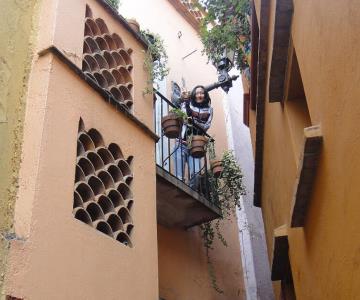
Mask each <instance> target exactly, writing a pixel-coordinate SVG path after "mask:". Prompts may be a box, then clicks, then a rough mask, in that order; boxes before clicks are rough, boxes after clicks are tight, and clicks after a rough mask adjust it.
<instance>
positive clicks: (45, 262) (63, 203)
mask: <svg viewBox="0 0 360 300" xmlns="http://www.w3.org/2000/svg"><path fill="white" fill-rule="evenodd" d="M38 67H39V68H41V71H40V73H39V74H38V76H37V77H36V78H37V80H38V81H37V83H35V84H34V85H32V88H35V87H34V86H38V87H39V88H38V90H40V89H41V87H42V88H43V89H44V91H45V89H46V88H47V91H48V92H47V93H46V94H45V95H43V96H42V95H40V96H39V97H38V98H37V103H34V102H33V105H30V107H28V109H27V114H26V121H25V123H26V125H25V126H26V129H27V131H30V132H32V133H33V134H32V135H30V134H25V141H24V152H23V153H24V157H23V162H22V170H27V171H31V170H32V172H33V177H29V173H27V172H26V171H23V172H22V173H21V178H20V184H21V188H20V191H21V192H20V194H19V198H18V201H17V203H16V210H15V227H16V228H17V224H19V223H20V224H21V222H22V221H23V220H24V218H26V217H28V218H29V224H28V226H29V227H28V228H27V229H28V232H29V235H28V236H24V237H23V239H21V240H17V241H13V242H12V245H11V251H10V267H9V271H8V275H7V285H6V289H7V293H8V294H10V295H14V296H16V297H21V298H22V297H25V298H27V299H119V298H124V299H139V300H141V299H147V298H149V299H156V298H157V297H158V277H157V242H156V240H157V237H156V202H155V169H154V166H153V161H154V150H153V149H154V141H153V140H152V139H151V138H150V137H149V136H147V135H145V134H144V133H143V132H142V130H140V129H139V128H138V127H137V126H136V125H134V124H133V123H132V122H130V121H129V120H128V119H126V118H125V117H124V116H123V115H121V114H120V113H119V112H117V111H115V109H114V108H113V107H112V106H111V105H109V104H108V103H106V102H105V101H104V100H103V99H102V98H101V97H99V95H97V94H96V93H95V92H94V91H93V90H92V89H91V88H90V87H89V86H88V85H87V84H85V83H84V82H82V81H80V80H79V79H78V78H77V76H75V75H74V74H73V73H72V72H71V71H70V70H69V69H68V67H67V66H65V65H64V64H63V63H62V62H60V61H59V60H58V59H57V58H54V57H53V56H52V55H51V54H47V55H45V56H44V57H41V58H40V59H39V63H38ZM35 69H36V68H35ZM41 115H42V116H41ZM80 117H81V118H82V119H83V120H84V122H85V126H86V129H87V130H88V129H90V128H91V127H94V128H96V129H97V130H99V132H100V133H101V134H102V135H103V138H104V140H105V143H106V144H109V143H110V142H115V143H117V144H118V145H119V146H120V147H121V149H122V151H123V153H124V155H125V156H128V155H134V160H133V173H134V181H133V184H132V191H133V193H134V205H133V209H132V217H133V221H134V224H135V229H134V233H133V237H132V240H133V244H134V247H133V248H129V247H126V246H124V245H122V244H120V243H119V242H117V241H115V240H114V239H112V238H110V237H108V236H106V235H104V234H102V233H100V232H98V231H97V230H95V229H94V228H92V227H90V226H88V225H86V224H84V223H82V222H80V221H78V220H76V219H75V218H74V217H73V215H72V205H73V188H74V176H75V160H76V140H77V132H78V121H79V119H80ZM143 149H148V150H147V151H143ZM36 154H38V155H39V156H40V157H41V159H40V160H37V159H36ZM32 181H33V183H32ZM29 211H31V212H32V215H31V216H27V215H26V214H25V215H24V213H26V212H29ZM17 233H18V232H17ZM18 234H19V233H18ZM139 286H141V289H139V288H138V287H139Z"/></svg>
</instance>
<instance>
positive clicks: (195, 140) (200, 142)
mask: <svg viewBox="0 0 360 300" xmlns="http://www.w3.org/2000/svg"><path fill="white" fill-rule="evenodd" d="M207 142H208V138H207V137H206V136H203V135H189V137H188V149H189V152H190V155H191V156H192V157H195V158H201V157H204V156H205V154H206V144H207Z"/></svg>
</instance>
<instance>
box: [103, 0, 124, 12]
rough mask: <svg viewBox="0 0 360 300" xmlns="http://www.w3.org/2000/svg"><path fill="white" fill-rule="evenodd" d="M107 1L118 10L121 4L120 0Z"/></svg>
mask: <svg viewBox="0 0 360 300" xmlns="http://www.w3.org/2000/svg"><path fill="white" fill-rule="evenodd" d="M106 2H108V3H109V4H110V5H111V6H112V7H113V8H115V9H116V10H118V9H119V6H120V5H121V3H120V0H106Z"/></svg>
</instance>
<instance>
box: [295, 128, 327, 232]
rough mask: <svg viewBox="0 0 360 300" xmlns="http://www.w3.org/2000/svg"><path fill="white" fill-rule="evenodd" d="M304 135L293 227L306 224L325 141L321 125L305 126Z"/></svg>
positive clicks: (296, 185) (296, 184) (296, 187)
mask: <svg viewBox="0 0 360 300" xmlns="http://www.w3.org/2000/svg"><path fill="white" fill-rule="evenodd" d="M304 136H305V139H304V146H303V150H302V153H301V157H300V163H299V169H298V176H297V179H296V183H295V193H294V197H293V201H292V209H291V227H303V226H304V223H305V218H306V213H307V210H308V207H309V203H310V199H311V193H312V189H313V185H314V181H315V177H316V170H317V167H318V164H319V158H320V152H321V147H322V141H323V138H322V134H321V129H320V126H319V125H317V126H311V127H307V128H305V129H304Z"/></svg>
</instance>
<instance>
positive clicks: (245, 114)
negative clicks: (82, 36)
mask: <svg viewBox="0 0 360 300" xmlns="http://www.w3.org/2000/svg"><path fill="white" fill-rule="evenodd" d="M249 112H250V95H249V94H246V93H245V94H244V105H243V123H244V125H246V126H247V127H249Z"/></svg>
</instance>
